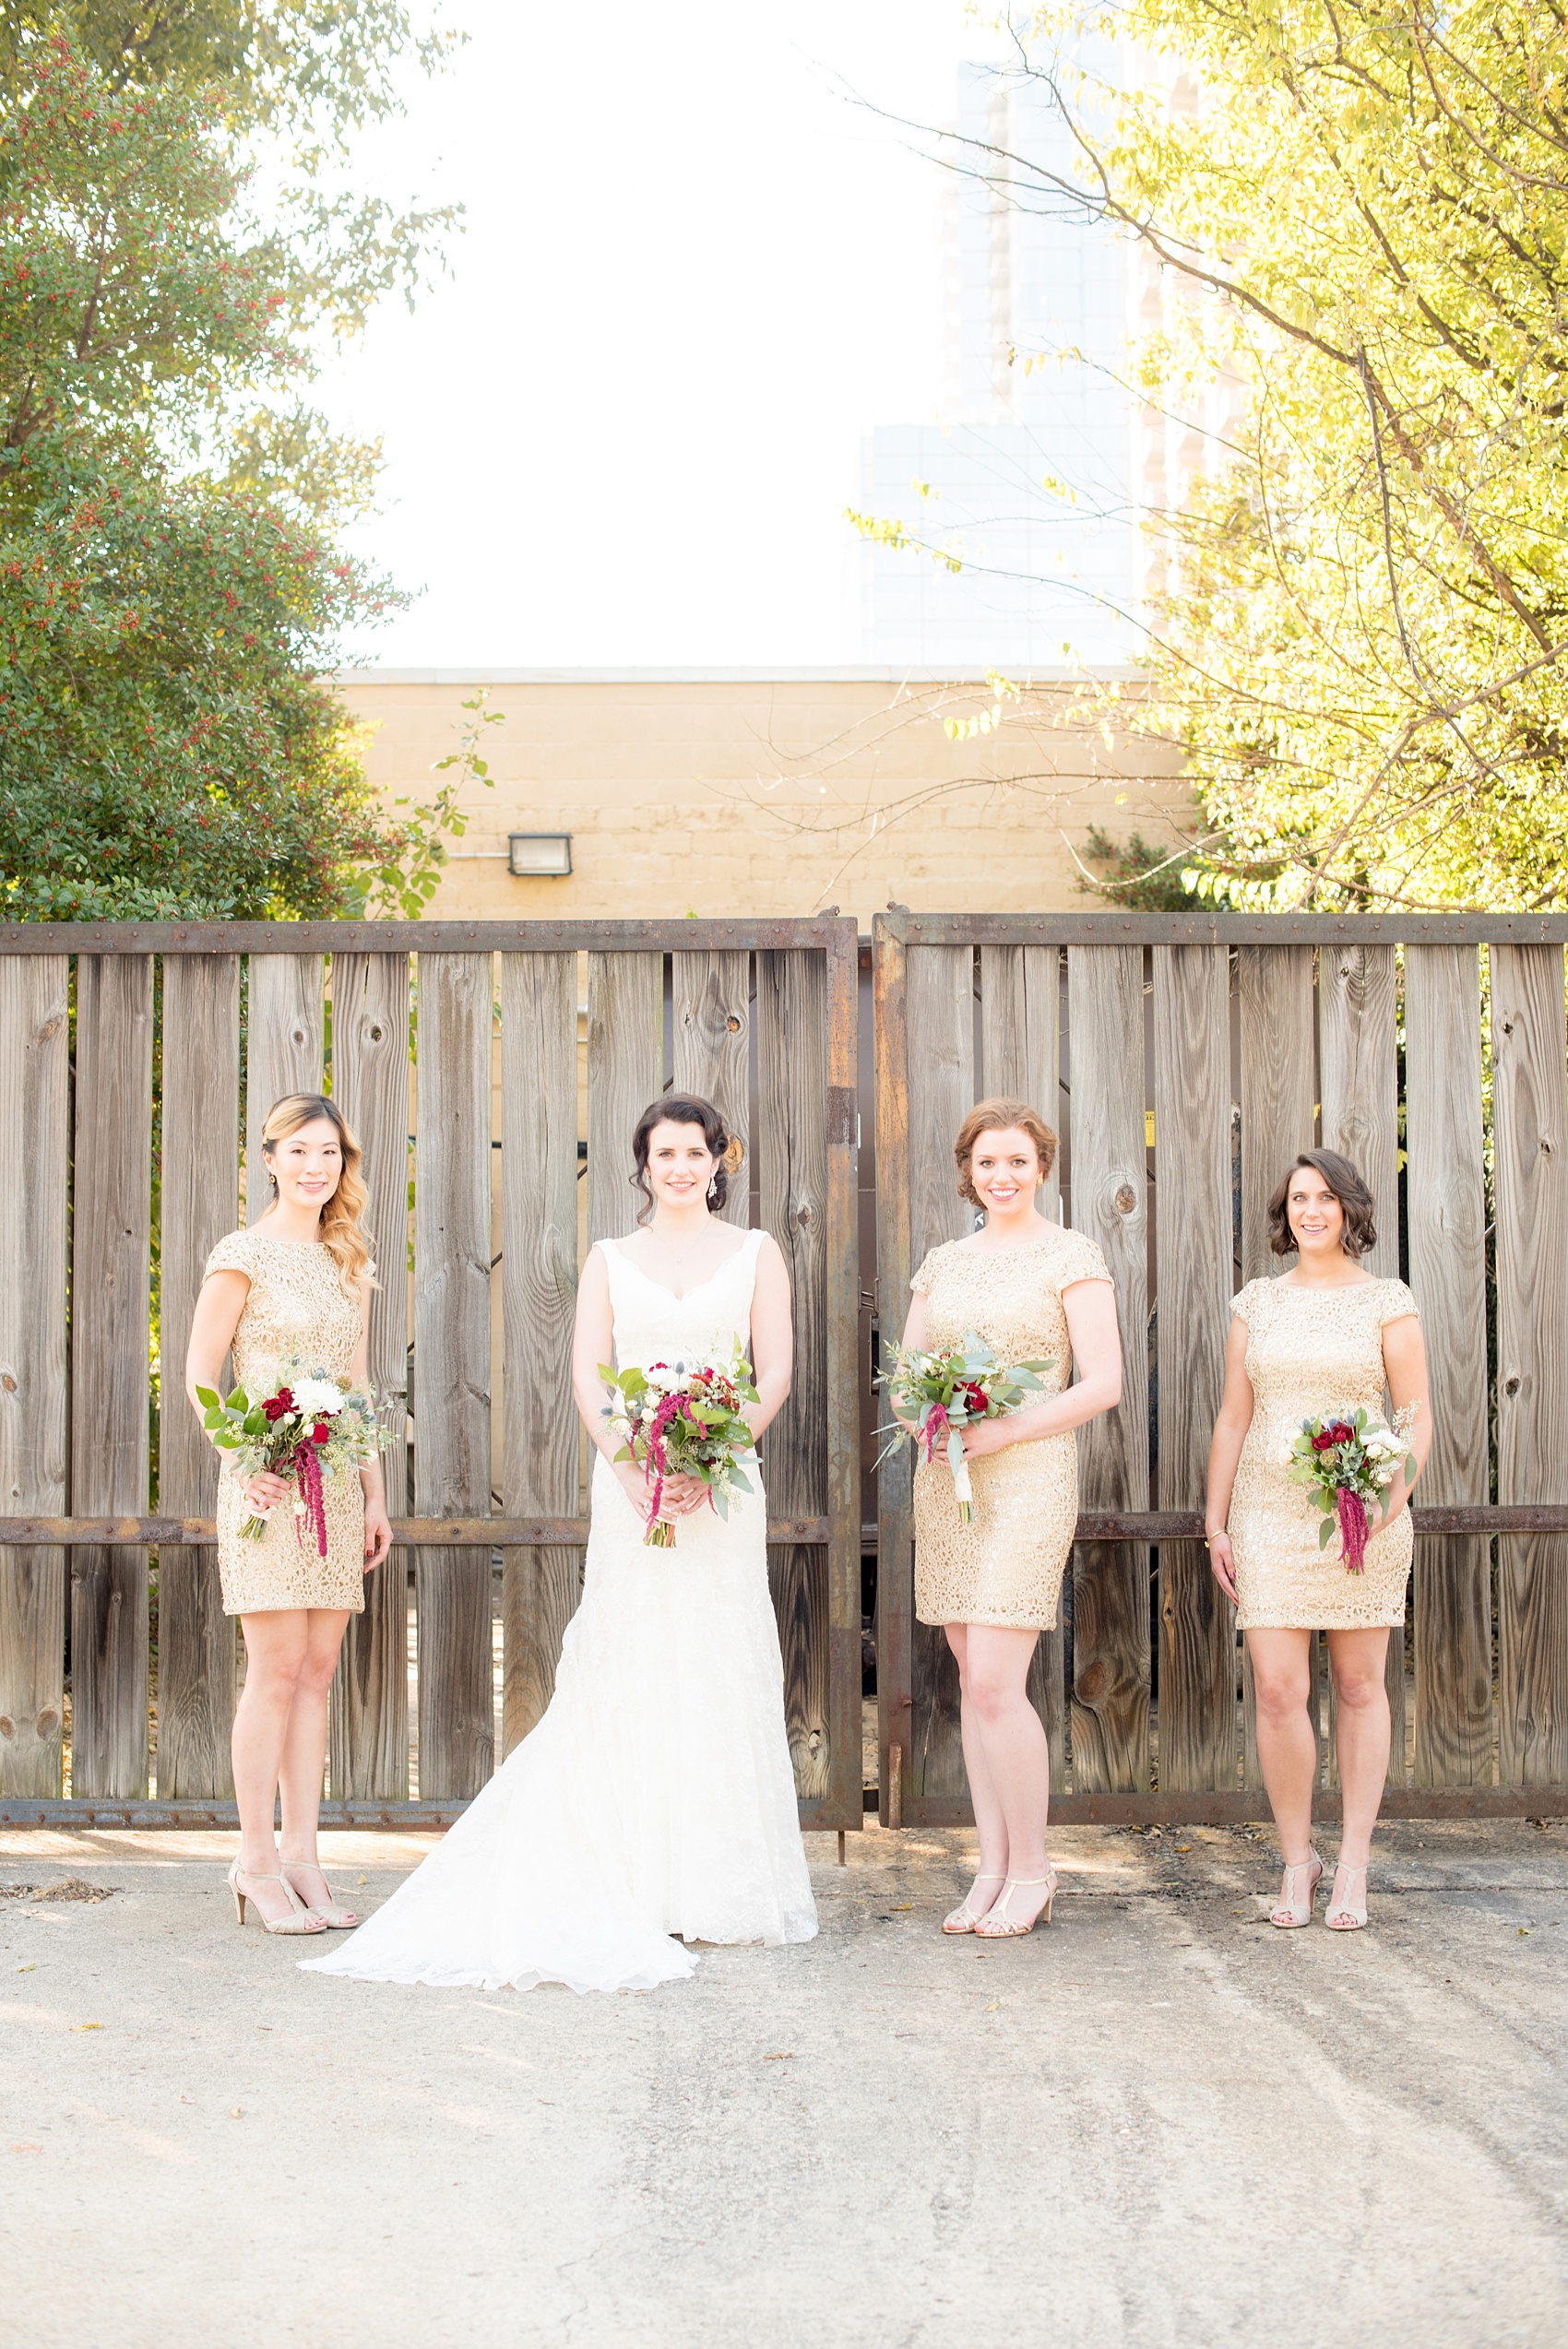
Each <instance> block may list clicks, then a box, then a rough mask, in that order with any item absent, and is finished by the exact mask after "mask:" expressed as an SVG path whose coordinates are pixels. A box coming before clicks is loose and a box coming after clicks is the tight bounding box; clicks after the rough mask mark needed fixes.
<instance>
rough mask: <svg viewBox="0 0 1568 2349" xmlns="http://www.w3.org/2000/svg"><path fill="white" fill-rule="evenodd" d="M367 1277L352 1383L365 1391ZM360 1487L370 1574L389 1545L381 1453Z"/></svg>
mask: <svg viewBox="0 0 1568 2349" xmlns="http://www.w3.org/2000/svg"><path fill="white" fill-rule="evenodd" d="M371 1293H372V1292H371V1286H370V1283H369V1281H368V1280H363V1281H362V1282H361V1283H360V1342H359V1344H358V1345H357V1346H356V1347H355V1348H354V1367H353V1372H352V1376H353V1382H354V1384H355V1385H356V1386H357V1387H362V1389H363V1390H364V1392H365V1394H370V1393H371V1391H372V1390H371V1383H370V1300H371ZM360 1489H361V1491H362V1493H363V1494H364V1570H365V1572H366V1573H367V1574H370V1573H374V1571H375V1569H376V1567H378V1566H379V1565H380V1563H381V1561H382V1560H383V1559H384V1558H385V1557H386V1553H387V1551H388V1550H389V1549H390V1548H391V1547H392V1521H391V1519H390V1518H389V1517H388V1516H387V1514H386V1478H385V1477H384V1476H383V1474H382V1468H381V1454H380V1453H379V1452H378V1453H376V1455H375V1458H374V1460H373V1461H371V1462H370V1463H369V1464H368V1465H367V1466H365V1467H363V1468H362V1469H361V1470H360Z"/></svg>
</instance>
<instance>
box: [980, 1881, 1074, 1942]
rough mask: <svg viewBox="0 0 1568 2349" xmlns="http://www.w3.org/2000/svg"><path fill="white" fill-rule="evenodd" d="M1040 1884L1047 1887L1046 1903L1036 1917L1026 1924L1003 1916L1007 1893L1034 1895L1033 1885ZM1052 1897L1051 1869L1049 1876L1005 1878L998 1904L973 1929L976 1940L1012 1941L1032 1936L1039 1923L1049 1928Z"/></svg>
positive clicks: (1004, 1914)
mask: <svg viewBox="0 0 1568 2349" xmlns="http://www.w3.org/2000/svg"><path fill="white" fill-rule="evenodd" d="M1040 1884H1044V1885H1047V1886H1048V1887H1049V1890H1048V1891H1047V1892H1046V1895H1045V1900H1044V1902H1043V1904H1041V1907H1040V1910H1039V1915H1038V1916H1031V1917H1030V1919H1029V1921H1028V1924H1027V1925H1018V1924H1015V1923H1014V1921H1013V1919H1012V1918H1011V1917H1010V1916H1008V1915H1007V1914H1006V1909H1007V1898H1008V1894H1009V1893H1011V1892H1033V1891H1034V1889H1035V1888H1036V1886H1037V1885H1040ZM1055 1898H1056V1870H1055V1869H1054V1868H1053V1869H1051V1873H1050V1875H1049V1876H1009V1877H1007V1878H1005V1879H1004V1882H1003V1886H1002V1893H1001V1897H1000V1899H999V1900H998V1901H997V1903H996V1905H995V1906H994V1908H988V1909H987V1911H986V1913H985V1915H984V1916H982V1917H981V1918H980V1922H979V1924H978V1925H976V1926H975V1927H974V1928H972V1929H973V1932H974V1937H975V1939H976V1940H977V1941H1011V1940H1016V1939H1017V1938H1018V1937H1019V1936H1020V1935H1022V1934H1025V1933H1032V1932H1033V1931H1034V1929H1035V1927H1036V1926H1037V1925H1039V1924H1040V1923H1042V1922H1043V1923H1045V1924H1047V1925H1049V1924H1050V1922H1051V1902H1052V1901H1053V1900H1054V1899H1055ZM993 1919H994V1920H995V1921H994V1922H992V1920H993Z"/></svg>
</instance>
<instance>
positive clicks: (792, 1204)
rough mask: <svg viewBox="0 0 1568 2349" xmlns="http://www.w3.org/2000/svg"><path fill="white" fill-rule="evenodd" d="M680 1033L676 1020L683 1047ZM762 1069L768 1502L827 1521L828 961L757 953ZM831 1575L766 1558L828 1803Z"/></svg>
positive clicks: (811, 1755) (778, 1553) (801, 1755)
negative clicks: (770, 1250) (783, 1363)
mask: <svg viewBox="0 0 1568 2349" xmlns="http://www.w3.org/2000/svg"><path fill="white" fill-rule="evenodd" d="M676 959H677V962H680V961H682V960H683V959H685V958H684V957H683V956H677V958H676ZM679 1000H680V998H679V991H677V1002H679ZM680 1032H681V1031H680V1027H679V1025H678V1024H677V1026H676V1031H675V1033H676V1039H677V1049H678V1048H679V1038H680ZM757 1065H758V1082H757V1119H758V1125H759V1142H758V1151H759V1157H760V1159H761V1167H760V1173H761V1178H762V1221H763V1226H764V1228H765V1229H766V1230H767V1231H770V1232H771V1233H772V1234H773V1237H774V1238H775V1240H777V1241H778V1245H779V1247H780V1248H781V1249H782V1250H783V1252H784V1257H785V1262H786V1263H788V1265H789V1267H790V1290H791V1293H792V1296H793V1299H794V1316H795V1363H794V1379H793V1384H792V1386H791V1389H790V1399H789V1401H788V1402H787V1403H786V1404H785V1406H784V1408H783V1410H782V1411H781V1412H780V1413H779V1415H778V1418H777V1419H776V1420H775V1421H774V1423H773V1426H772V1427H771V1428H770V1429H769V1430H768V1432H767V1435H766V1438H765V1439H764V1459H763V1471H764V1477H765V1480H766V1489H767V1505H768V1508H769V1510H770V1511H771V1512H772V1513H774V1514H775V1515H777V1516H781V1517H792V1516H820V1515H822V1514H823V1513H825V1512H826V1508H827V1255H826V1246H827V1214H826V1204H827V1081H828V1076H827V974H826V968H825V967H824V958H823V956H822V955H820V954H812V953H794V952H789V951H786V952H782V953H776V954H764V955H758V957H757ZM680 1081H681V1080H680V1078H679V1075H677V1078H676V1082H677V1084H679V1083H680ZM827 1569H828V1561H827V1557H826V1552H825V1551H824V1550H822V1549H820V1548H794V1547H791V1548H788V1549H777V1548H776V1549H772V1550H770V1551H769V1553H768V1580H769V1582H770V1584H771V1585H772V1590H773V1605H774V1611H775V1613H776V1614H777V1616H778V1640H779V1646H780V1648H781V1650H782V1652H783V1657H784V1722H785V1728H786V1730H787V1732H788V1735H789V1739H790V1757H791V1759H792V1760H793V1762H794V1765H795V1791H796V1793H797V1794H798V1795H800V1796H801V1797H802V1799H804V1800H819V1799H821V1798H822V1797H824V1796H826V1793H827V1791H828V1786H829V1783H830V1780H831V1776H832V1763H833V1741H832V1725H831V1718H830V1688H829V1656H828V1637H827V1631H828V1598H827V1582H828V1572H827Z"/></svg>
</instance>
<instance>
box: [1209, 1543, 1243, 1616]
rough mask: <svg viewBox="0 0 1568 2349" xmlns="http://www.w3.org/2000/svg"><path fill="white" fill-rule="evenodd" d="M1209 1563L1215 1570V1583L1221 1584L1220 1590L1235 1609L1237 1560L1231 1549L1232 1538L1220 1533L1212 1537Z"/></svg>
mask: <svg viewBox="0 0 1568 2349" xmlns="http://www.w3.org/2000/svg"><path fill="white" fill-rule="evenodd" d="M1208 1562H1209V1564H1210V1566H1211V1567H1212V1568H1213V1570H1214V1579H1215V1581H1216V1582H1217V1583H1218V1584H1219V1587H1220V1589H1221V1590H1222V1591H1223V1592H1224V1593H1225V1596H1226V1597H1227V1598H1228V1599H1229V1601H1230V1604H1231V1606H1232V1607H1234V1606H1235V1605H1236V1604H1237V1598H1236V1559H1235V1554H1234V1552H1233V1551H1232V1549H1231V1548H1230V1536H1229V1534H1225V1533H1219V1534H1214V1535H1212V1536H1210V1538H1209V1545H1208Z"/></svg>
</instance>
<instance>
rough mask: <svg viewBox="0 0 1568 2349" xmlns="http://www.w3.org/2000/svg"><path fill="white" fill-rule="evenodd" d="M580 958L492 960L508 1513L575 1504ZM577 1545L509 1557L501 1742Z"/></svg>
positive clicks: (534, 1698) (575, 1568)
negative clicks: (496, 1002) (497, 980)
mask: <svg viewBox="0 0 1568 2349" xmlns="http://www.w3.org/2000/svg"><path fill="white" fill-rule="evenodd" d="M576 1287H577V958H576V955H570V954H565V955H503V956H502V958H501V1298H502V1314H503V1330H504V1355H503V1358H504V1364H505V1367H504V1370H503V1373H502V1386H501V1409H502V1461H503V1468H502V1475H503V1480H504V1489H505V1505H506V1510H507V1513H508V1515H510V1516H514V1517H522V1516H527V1515H530V1514H532V1513H539V1514H540V1515H541V1516H570V1515H572V1514H573V1513H574V1512H575V1511H576V1505H577V1475H578V1430H577V1420H576V1412H575V1411H573V1410H571V1409H570V1408H569V1407H567V1406H568V1404H569V1398H570V1396H571V1392H572V1322H573V1316H574V1313H575V1311H576ZM581 1581H582V1560H581V1557H580V1555H579V1553H578V1552H577V1551H576V1550H575V1549H509V1550H507V1551H506V1553H505V1564H504V1572H503V1584H502V1619H503V1623H504V1626H505V1693H504V1698H503V1708H502V1747H503V1750H504V1751H505V1752H506V1753H509V1752H510V1751H511V1750H512V1748H513V1747H514V1746H515V1745H517V1743H518V1742H519V1741H520V1740H521V1739H522V1738H526V1737H527V1736H528V1734H529V1730H530V1729H531V1728H532V1727H533V1726H534V1725H535V1723H536V1722H538V1721H540V1720H541V1719H542V1718H543V1715H544V1711H545V1707H546V1706H547V1705H548V1704H549V1702H550V1700H551V1697H552V1695H553V1693H554V1690H555V1667H556V1665H557V1664H558V1663H559V1661H560V1656H561V1642H562V1640H563V1638H564V1635H565V1631H566V1626H567V1624H568V1623H569V1622H570V1621H571V1619H572V1616H573V1613H574V1611H575V1609H576V1604H577V1594H578V1591H579V1589H580V1587H581Z"/></svg>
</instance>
